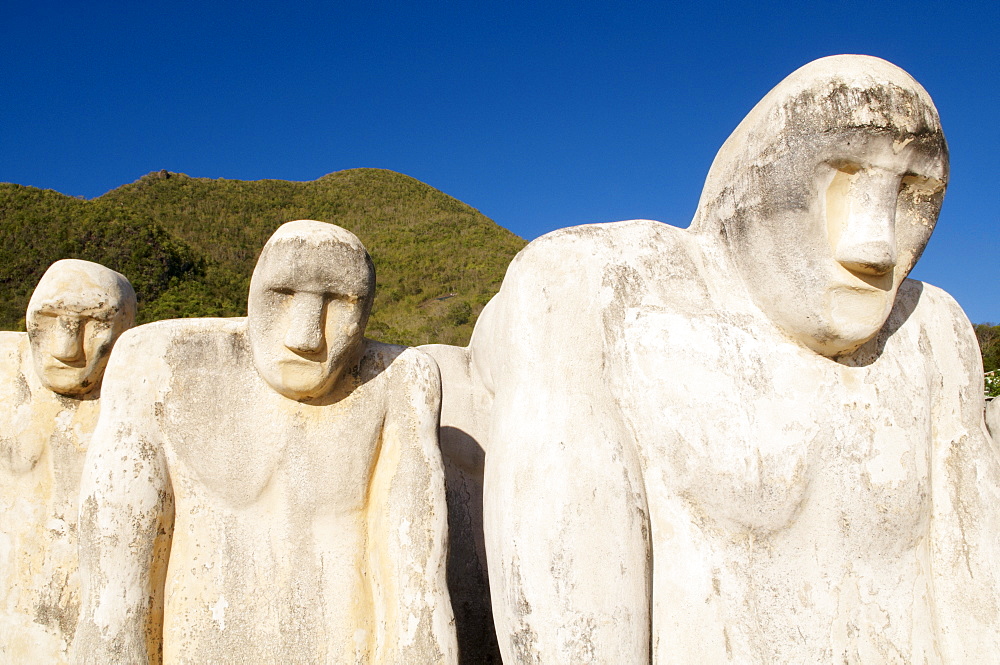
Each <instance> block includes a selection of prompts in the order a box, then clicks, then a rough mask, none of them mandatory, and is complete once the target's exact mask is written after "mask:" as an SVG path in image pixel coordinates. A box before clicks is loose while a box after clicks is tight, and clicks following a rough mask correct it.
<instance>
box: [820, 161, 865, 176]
mask: <svg viewBox="0 0 1000 665" xmlns="http://www.w3.org/2000/svg"><path fill="white" fill-rule="evenodd" d="M827 164H829V165H830V166H832V167H833V168H835V169H837V170H838V171H840V172H841V173H844V174H846V175H854V174H855V173H857V172H858V171H860V170H861V169H862V168H863V167H862V166H861V164H858V163H857V162H852V161H851V160H849V159H831V160H830V161H828V162H827Z"/></svg>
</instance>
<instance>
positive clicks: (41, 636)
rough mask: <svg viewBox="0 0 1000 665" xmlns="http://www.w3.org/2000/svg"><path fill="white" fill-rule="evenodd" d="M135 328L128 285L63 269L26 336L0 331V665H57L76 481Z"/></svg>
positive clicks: (108, 274)
mask: <svg viewBox="0 0 1000 665" xmlns="http://www.w3.org/2000/svg"><path fill="white" fill-rule="evenodd" d="M134 320H135V294H134V293H133V291H132V287H131V286H130V285H129V283H128V280H126V279H125V278H124V277H123V276H122V275H119V274H118V273H116V272H114V271H112V270H109V269H107V268H105V267H104V266H101V265H98V264H96V263H90V262H88V261H79V260H73V259H67V260H63V261H57V262H56V263H54V264H53V265H52V266H51V267H50V268H49V269H48V270H47V271H46V272H45V274H44V275H43V276H42V279H41V280H40V281H39V283H38V286H37V288H36V289H35V291H34V293H33V294H32V297H31V301H30V302H29V305H28V311H27V315H26V321H27V327H28V332H27V333H15V332H3V333H0V428H2V429H0V662H4V663H65V662H67V657H68V656H67V650H68V647H69V644H70V642H71V641H72V640H73V633H74V631H75V629H76V622H77V615H78V613H79V609H80V593H79V576H78V574H77V529H76V515H77V499H78V491H79V485H80V472H81V469H82V467H83V460H84V455H85V454H86V451H87V445H88V443H89V440H90V435H91V433H92V432H93V430H94V425H95V424H96V422H97V415H98V412H99V408H100V399H99V398H100V384H101V377H102V374H103V373H104V367H105V365H106V364H107V362H108V357H109V355H110V353H111V348H112V346H113V345H114V343H115V340H116V339H117V338H118V336H119V335H120V334H121V333H122V332H123V331H124V330H125V329H126V328H128V327H130V326H131V325H132V323H133V321H134Z"/></svg>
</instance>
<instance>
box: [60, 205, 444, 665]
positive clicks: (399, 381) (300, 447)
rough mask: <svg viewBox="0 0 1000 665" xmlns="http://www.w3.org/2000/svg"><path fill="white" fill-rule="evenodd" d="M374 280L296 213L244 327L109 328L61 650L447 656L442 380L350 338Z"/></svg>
mask: <svg viewBox="0 0 1000 665" xmlns="http://www.w3.org/2000/svg"><path fill="white" fill-rule="evenodd" d="M374 288H375V273H374V268H373V266H372V263H371V259H370V258H369V256H368V253H367V252H366V251H365V248H364V247H363V246H362V245H361V243H360V241H359V240H358V239H357V238H356V237H355V236H354V235H352V234H351V233H349V232H347V231H345V230H343V229H341V228H339V227H336V226H333V225H331V224H325V223H322V222H315V221H296V222H289V223H288V224H285V225H284V226H282V227H281V228H280V229H278V231H277V232H276V233H275V234H274V235H273V236H272V237H271V239H270V240H269V241H268V243H267V244H266V246H265V247H264V250H263V252H262V253H261V256H260V260H259V261H258V263H257V267H256V269H255V270H254V273H253V278H252V280H251V283H250V297H249V307H248V310H249V316H248V317H247V318H246V319H201V320H197V319H193V320H179V321H161V322H158V323H153V324H150V325H146V326H141V327H139V328H136V329H135V330H133V331H131V332H130V333H129V334H126V335H125V336H123V337H122V339H121V340H120V342H119V345H118V348H117V350H116V354H115V358H113V359H112V362H111V364H110V365H109V367H108V371H107V376H106V378H105V389H104V400H105V402H104V408H103V411H102V417H101V419H100V421H99V423H98V426H97V431H96V432H95V434H94V438H93V442H92V444H91V450H90V454H89V455H88V458H87V464H86V467H85V470H84V479H83V484H82V487H81V509H80V524H81V548H80V557H81V559H80V571H81V582H82V595H83V610H82V613H81V617H80V627H79V629H78V631H77V638H76V641H75V643H74V649H73V656H74V662H77V663H95V664H98V663H109V662H120V663H135V662H145V661H146V659H147V658H148V659H149V661H150V662H160V659H161V657H162V661H163V662H165V663H189V662H190V663H210V662H241V663H351V664H354V663H372V664H374V663H454V662H456V660H457V650H456V646H455V635H454V625H453V623H454V620H453V617H452V610H451V605H450V604H449V601H448V591H447V587H446V582H445V558H446V552H447V533H446V507H445V496H444V479H443V471H442V467H441V457H440V452H439V450H438V443H437V436H436V435H437V424H438V411H439V406H440V379H439V376H438V370H437V367H436V365H435V364H434V362H433V360H431V359H430V358H429V357H428V356H426V355H425V354H423V353H421V352H420V351H417V350H416V349H407V348H403V347H398V346H391V345H387V344H380V343H378V342H373V341H370V340H366V339H365V338H364V337H363V334H364V328H365V324H366V322H367V319H368V314H369V312H370V310H371V304H372V299H373V296H374ZM161 626H162V639H161Z"/></svg>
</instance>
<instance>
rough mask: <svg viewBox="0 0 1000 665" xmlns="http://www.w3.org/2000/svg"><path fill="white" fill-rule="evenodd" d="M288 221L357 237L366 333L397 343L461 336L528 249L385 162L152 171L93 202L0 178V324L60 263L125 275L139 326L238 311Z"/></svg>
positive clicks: (18, 319)
mask: <svg viewBox="0 0 1000 665" xmlns="http://www.w3.org/2000/svg"><path fill="white" fill-rule="evenodd" d="M293 219H318V220H320V221H327V222H332V223H334V224H338V225H340V226H343V227H344V228H346V229H348V230H350V231H352V232H353V233H355V234H356V235H357V236H358V237H359V238H360V239H361V241H362V242H363V243H365V246H366V247H367V248H368V251H369V252H370V253H371V255H372V258H373V260H374V262H375V266H376V271H377V276H378V288H377V291H376V300H375V307H374V310H373V314H372V319H371V321H370V322H369V328H368V334H369V336H371V337H373V338H376V339H380V340H383V341H388V342H396V343H403V344H423V343H427V342H442V343H450V344H465V343H467V341H468V338H469V335H471V332H472V326H473V324H474V323H475V318H476V316H477V315H478V313H479V311H480V310H481V309H482V307H483V306H484V305H485V304H486V302H487V301H488V300H489V299H490V297H492V295H493V294H494V293H495V292H496V290H497V289H498V288H499V286H500V282H501V280H502V279H503V275H504V272H505V271H506V268H507V264H508V263H509V262H510V260H511V259H512V258H513V257H514V254H516V253H517V252H518V251H519V250H520V249H521V248H522V247H523V246H524V244H525V242H524V241H523V240H522V239H520V238H518V237H517V236H515V235H514V234H512V233H510V232H509V231H507V230H505V229H503V228H501V227H499V226H497V225H496V224H495V223H493V222H492V221H491V220H489V219H488V218H487V217H485V216H484V215H482V214H481V213H479V212H478V211H477V210H475V209H473V208H471V207H469V206H467V205H465V204H464V203H462V202H460V201H458V200H456V199H454V198H452V197H450V196H448V195H446V194H444V193H442V192H440V191H438V190H436V189H434V188H432V187H430V186H428V185H426V184H424V183H422V182H419V181H418V180H415V179H413V178H410V177H408V176H405V175H402V174H399V173H394V172H392V171H386V170H381V169H352V170H349V171H341V172H338V173H332V174H329V175H327V176H323V177H322V178H319V179H318V180H314V181H312V182H290V181H284V180H260V181H242V180H226V179H215V180H213V179H208V178H191V177H188V176H186V175H183V174H177V173H168V172H166V171H159V172H155V173H151V174H149V175H146V176H144V177H142V178H140V179H139V180H137V181H136V182H134V183H131V184H129V185H124V186H122V187H119V188H117V189H115V190H113V191H111V192H108V193H107V194H105V195H103V196H100V197H98V198H96V199H93V200H91V201H81V200H78V199H75V198H72V197H68V196H64V195H62V194H59V193H57V192H53V191H51V190H39V189H35V188H31V187H22V186H19V185H9V184H0V240H2V243H0V265H2V266H4V268H3V269H2V270H0V289H2V290H3V293H4V294H5V295H6V296H7V297H6V298H5V299H4V300H3V307H0V327H3V328H7V329H23V325H24V324H23V318H24V309H25V307H26V306H27V300H28V297H29V296H30V294H31V290H32V289H33V288H34V286H35V284H36V283H37V281H38V278H39V277H40V276H41V274H42V272H44V270H45V269H46V268H47V267H48V265H49V264H51V263H52V262H53V261H55V260H57V259H60V258H83V259H88V260H91V261H97V262H98V263H102V264H104V265H106V266H108V267H110V268H113V269H115V270H118V271H119V272H121V273H123V274H124V275H125V276H126V277H128V278H129V279H130V280H131V281H132V284H133V286H134V287H135V289H136V293H137V295H138V296H139V300H140V309H139V321H140V322H147V321H152V320H156V319H161V318H176V317H187V316H243V315H245V313H246V295H247V290H248V286H249V280H250V274H251V272H252V270H253V266H254V263H255V262H256V259H257V255H258V253H259V252H260V249H261V247H263V245H264V242H265V241H266V240H267V238H268V237H269V236H270V235H271V233H273V232H274V230H275V229H276V228H277V227H278V226H280V225H281V224H283V223H284V222H287V221H289V220H293ZM449 294H451V295H449ZM444 296H448V297H447V298H446V299H441V298H442V297H444Z"/></svg>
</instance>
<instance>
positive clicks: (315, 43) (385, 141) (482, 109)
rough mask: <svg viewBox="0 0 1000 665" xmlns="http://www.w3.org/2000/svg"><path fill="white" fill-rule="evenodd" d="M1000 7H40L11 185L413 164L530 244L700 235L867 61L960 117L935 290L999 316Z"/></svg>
mask: <svg viewBox="0 0 1000 665" xmlns="http://www.w3.org/2000/svg"><path fill="white" fill-rule="evenodd" d="M998 36H1000V3H998V2H996V1H995V0H994V1H992V2H967V3H927V2H919V1H917V2H908V3H898V2H895V3H886V2H879V1H874V0H873V1H870V2H854V1H851V0H848V1H841V2H835V3H829V2H827V3H809V2H802V3H787V4H786V5H779V4H769V3H767V2H755V3H744V2H727V3H717V2H701V3H685V2H672V3H667V2H662V1H661V2H632V3H614V4H612V3H597V2H578V3H573V4H569V3H567V4H561V3H560V4H546V3H538V2H532V3H528V2H524V3H522V2H505V3H493V2H478V3H472V2H469V3H443V2H433V1H429V2H406V3H404V2H353V3H347V2H328V3H320V2H298V3H287V2H283V3H276V2H255V3H235V2H208V1H207V0H206V1H204V2H199V3H194V2H187V1H186V0H180V1H174V2H159V3H153V2H135V1H134V0H133V1H131V2H121V3H117V2H116V3H102V2H91V3H81V2H74V3H69V2H45V1H44V0H38V1H36V2H31V3H27V2H19V1H17V0H8V2H6V3H4V7H3V12H2V20H0V181H5V182H15V183H19V184H23V185H32V186H35V187H42V188H48V189H55V190H57V191H60V192H63V193H65V194H71V195H79V196H84V197H87V198H91V197H94V196H99V195H101V194H103V193H104V192H106V191H108V190H111V189H114V188H115V187H118V186H119V185H122V184H125V183H127V182H131V181H133V180H136V179H137V178H139V177H140V176H142V175H143V174H145V173H148V172H150V171H155V170H159V169H167V170H170V171H177V172H181V173H186V174H188V175H191V176H198V177H209V178H219V177H224V178H235V179H247V180H256V179H260V178H281V179H287V180H313V179H315V178H318V177H320V176H322V175H324V174H326V173H330V172H333V171H339V170H342V169H348V168H354V167H361V166H367V167H380V168H387V169H392V170H394V171H399V172H402V173H406V174H407V175H410V176H413V177H415V178H417V179H419V180H422V181H424V182H426V183H428V184H430V185H432V186H434V187H436V188H438V189H440V190H442V191H444V192H446V193H448V194H450V195H452V196H454V197H456V198H458V199H461V200H462V201H464V202H466V203H468V204H470V205H472V206H473V207H475V208H478V209H479V210H481V211H482V212H483V213H484V214H486V215H488V216H489V217H491V218H492V219H494V220H495V221H496V222H497V223H499V224H500V225H502V226H505V227H507V228H509V229H511V230H512V231H514V232H515V233H517V234H518V235H521V236H523V237H525V238H529V239H530V238H534V237H537V236H538V235H540V234H542V233H545V232H547V231H550V230H552V229H556V228H560V227H563V226H570V225H574V224H583V223H589V222H606V221H615V220H620V219H633V218H648V219H657V220H661V221H664V222H668V223H672V224H675V225H678V226H686V225H687V224H688V222H689V221H690V218H691V216H692V214H693V212H694V209H695V205H696V204H697V200H698V195H699V193H700V190H701V185H702V182H703V181H704V177H705V174H706V173H707V171H708V167H709V165H710V164H711V161H712V158H713V157H714V155H715V152H716V151H717V150H718V148H719V146H721V145H722V142H723V141H724V140H725V138H726V137H727V136H728V134H729V132H730V131H732V129H733V128H734V127H735V126H736V125H737V124H738V123H739V121H740V120H741V119H742V118H743V116H744V115H745V114H746V112H747V111H748V110H749V109H750V108H751V107H752V106H753V105H754V104H755V103H756V102H757V101H758V100H759V99H760V98H761V97H762V96H763V95H764V94H765V93H766V92H767V91H768V90H769V89H770V88H771V87H773V86H774V85H775V84H776V83H778V82H779V81H780V80H781V79H782V78H784V77H785V76H786V75H787V74H789V73H790V72H791V71H793V70H794V69H796V68H797V67H799V66H801V65H803V64H805V63H806V62H809V61H810V60H813V59H815V58H818V57H822V56H825V55H832V54H836V53H867V54H871V55H877V56H879V57H883V58H885V59H887V60H890V61H892V62H894V63H896V64H897V65H899V66H901V67H903V68H904V69H906V70H907V71H909V72H910V74H912V75H913V76H914V77H915V78H916V79H917V80H918V81H920V82H921V83H922V84H923V85H924V87H925V88H926V89H927V90H928V91H929V92H930V94H931V96H932V97H933V98H934V100H935V102H936V103H937V106H938V109H939V111H940V112H941V117H942V122H943V124H944V128H945V133H946V135H947V137H948V141H949V145H950V148H951V157H952V177H951V184H950V186H949V190H948V194H947V197H946V200H945V207H944V210H943V212H942V214H941V218H940V221H939V224H938V228H937V230H936V231H935V234H934V236H933V237H932V239H931V243H930V245H929V246H928V249H927V251H926V252H925V254H924V257H923V259H921V262H920V263H919V264H918V265H917V268H916V269H915V271H914V273H913V276H914V277H916V278H918V279H923V280H925V281H927V282H930V283H932V284H936V285H938V286H941V287H943V288H945V289H946V290H948V291H949V292H951V293H952V295H954V296H955V297H956V298H957V299H958V301H959V302H960V303H961V304H962V306H963V307H965V309H966V312H967V313H968V314H969V316H970V318H971V319H972V320H973V321H976V322H983V321H993V322H998V323H1000V298H998V296H997V289H996V287H997V279H996V274H997V270H996V267H995V265H996V263H997V261H998V258H1000V241H998V221H1000V220H998V209H1000V185H998V180H1000V177H998V176H1000V167H998V164H1000V113H998V109H1000V92H998V88H1000V85H998V81H1000V75H998V74H997V71H998V61H1000V46H998Z"/></svg>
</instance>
